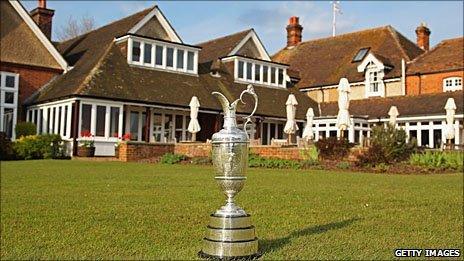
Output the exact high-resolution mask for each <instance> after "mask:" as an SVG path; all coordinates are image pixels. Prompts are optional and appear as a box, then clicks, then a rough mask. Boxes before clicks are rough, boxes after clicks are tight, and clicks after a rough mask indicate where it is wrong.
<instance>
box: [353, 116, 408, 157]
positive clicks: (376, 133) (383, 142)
mask: <svg viewBox="0 0 464 261" xmlns="http://www.w3.org/2000/svg"><path fill="white" fill-rule="evenodd" d="M416 148H417V146H416V143H415V142H414V141H411V142H409V143H406V132H405V131H404V130H402V129H396V128H394V127H392V126H390V125H388V126H386V127H384V126H376V127H374V128H373V129H372V134H371V146H370V147H369V148H368V150H367V151H366V152H365V153H363V154H361V155H359V157H358V161H357V164H358V165H361V166H366V165H371V166H376V165H377V164H380V163H385V164H391V163H395V162H400V161H404V160H407V159H408V158H409V156H410V155H411V154H412V153H413V152H414V151H416Z"/></svg>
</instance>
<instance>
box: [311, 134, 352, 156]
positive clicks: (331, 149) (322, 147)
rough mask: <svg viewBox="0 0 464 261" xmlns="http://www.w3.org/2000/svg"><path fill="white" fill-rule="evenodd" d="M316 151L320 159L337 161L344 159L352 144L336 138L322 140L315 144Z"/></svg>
mask: <svg viewBox="0 0 464 261" xmlns="http://www.w3.org/2000/svg"><path fill="white" fill-rule="evenodd" d="M315 144H316V147H317V151H318V153H319V156H320V157H321V158H322V159H328V160H337V159H342V158H344V157H346V156H347V155H348V153H349V151H350V148H351V147H353V145H354V144H352V143H349V142H348V140H346V139H337V138H336V137H329V138H322V139H320V140H318V141H317V142H316V143H315Z"/></svg>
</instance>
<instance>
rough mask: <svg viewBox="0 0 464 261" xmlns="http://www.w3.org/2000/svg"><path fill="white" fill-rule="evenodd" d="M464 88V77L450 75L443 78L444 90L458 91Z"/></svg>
mask: <svg viewBox="0 0 464 261" xmlns="http://www.w3.org/2000/svg"><path fill="white" fill-rule="evenodd" d="M458 90H462V78H461V77H448V78H445V79H443V91H444V92H450V91H458Z"/></svg>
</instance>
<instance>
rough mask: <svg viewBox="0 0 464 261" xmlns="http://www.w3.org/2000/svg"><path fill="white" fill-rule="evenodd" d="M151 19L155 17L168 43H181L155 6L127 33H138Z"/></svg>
mask: <svg viewBox="0 0 464 261" xmlns="http://www.w3.org/2000/svg"><path fill="white" fill-rule="evenodd" d="M153 17H156V19H157V20H158V21H159V22H160V24H161V26H162V27H163V29H164V30H165V31H166V32H167V34H168V36H169V39H170V41H172V42H176V43H183V42H182V40H181V39H180V37H179V35H178V34H177V33H176V31H175V30H174V28H172V26H171V24H170V23H169V21H168V20H167V19H166V17H165V16H164V15H163V13H162V12H161V10H160V9H159V8H158V7H157V6H155V7H154V8H153V10H152V11H151V12H150V13H148V14H147V15H146V16H145V17H144V18H143V19H142V20H140V21H139V22H138V23H137V24H136V25H135V26H134V27H132V29H130V30H129V32H128V33H130V34H136V33H137V31H139V30H140V29H141V28H142V27H143V26H144V25H145V24H146V23H148V22H149V21H150V20H151V19H152V18H153Z"/></svg>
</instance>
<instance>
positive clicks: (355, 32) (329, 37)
mask: <svg viewBox="0 0 464 261" xmlns="http://www.w3.org/2000/svg"><path fill="white" fill-rule="evenodd" d="M389 26H390V25H384V26H379V27H374V28H367V29H362V30H359V31H354V32H348V33H344V34H339V35H335V36H327V37H322V38H317V39H312V40H307V41H303V42H301V43H300V44H304V43H309V42H315V41H323V40H329V39H333V38H339V37H342V36H347V35H350V34H357V33H364V32H368V31H374V30H379V29H386V28H387V27H389Z"/></svg>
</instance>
